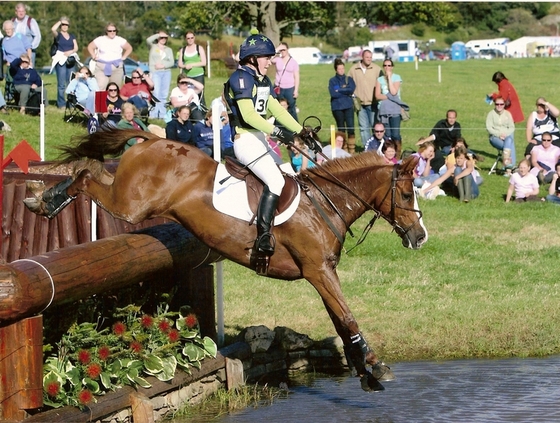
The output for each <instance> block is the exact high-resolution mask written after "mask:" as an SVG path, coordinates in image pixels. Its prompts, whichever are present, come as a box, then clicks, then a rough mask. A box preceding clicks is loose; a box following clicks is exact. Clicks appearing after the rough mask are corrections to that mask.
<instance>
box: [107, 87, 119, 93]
mask: <svg viewBox="0 0 560 423" xmlns="http://www.w3.org/2000/svg"><path fill="white" fill-rule="evenodd" d="M107 91H109V92H112V91H114V92H117V91H118V90H117V89H116V88H110V89H108V90H107Z"/></svg>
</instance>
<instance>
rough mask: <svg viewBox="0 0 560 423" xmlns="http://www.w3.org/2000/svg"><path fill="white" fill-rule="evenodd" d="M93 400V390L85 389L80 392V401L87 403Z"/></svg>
mask: <svg viewBox="0 0 560 423" xmlns="http://www.w3.org/2000/svg"><path fill="white" fill-rule="evenodd" d="M92 400H93V394H92V393H91V391H89V390H87V389H84V390H83V391H81V392H80V393H79V394H78V401H79V402H80V404H84V405H85V404H87V403H89V402H91V401H92Z"/></svg>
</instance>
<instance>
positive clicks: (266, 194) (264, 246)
mask: <svg viewBox="0 0 560 423" xmlns="http://www.w3.org/2000/svg"><path fill="white" fill-rule="evenodd" d="M279 199H280V197H279V196H278V195H276V194H273V193H271V192H270V191H269V189H268V187H267V186H265V187H264V190H263V194H262V197H261V201H260V202H259V208H258V210H257V240H256V241H255V247H256V249H257V251H258V252H259V253H265V254H267V255H270V256H271V255H272V254H274V244H275V242H274V239H273V238H274V237H273V235H272V233H271V230H270V229H271V226H272V219H274V212H275V211H276V207H277V206H278V200H279Z"/></svg>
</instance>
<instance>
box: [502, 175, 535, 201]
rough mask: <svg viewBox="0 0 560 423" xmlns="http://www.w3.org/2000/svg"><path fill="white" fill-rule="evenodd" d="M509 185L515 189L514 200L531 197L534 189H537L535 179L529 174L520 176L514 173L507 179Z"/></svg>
mask: <svg viewBox="0 0 560 423" xmlns="http://www.w3.org/2000/svg"><path fill="white" fill-rule="evenodd" d="M509 183H510V185H513V187H514V189H515V198H525V197H527V196H528V195H531V193H532V192H533V191H534V190H535V188H538V187H539V181H538V179H537V177H536V176H535V175H533V174H531V173H527V175H525V176H521V175H520V174H519V173H518V172H515V173H514V174H512V175H511V177H510V178H509Z"/></svg>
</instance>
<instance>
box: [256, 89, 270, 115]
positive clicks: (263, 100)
mask: <svg viewBox="0 0 560 423" xmlns="http://www.w3.org/2000/svg"><path fill="white" fill-rule="evenodd" d="M269 96H270V87H257V96H256V97H255V112H257V113H258V114H259V115H264V114H266V105H267V103H268V97H269Z"/></svg>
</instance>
